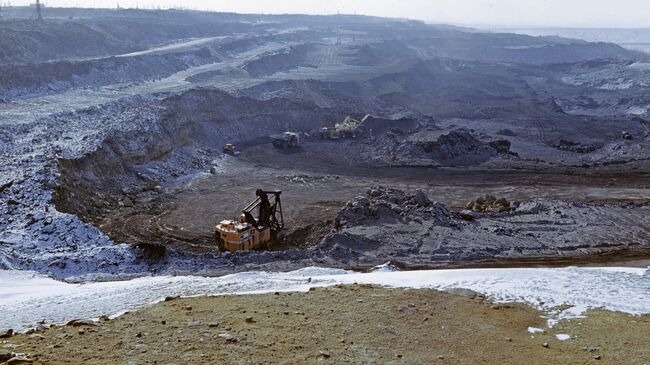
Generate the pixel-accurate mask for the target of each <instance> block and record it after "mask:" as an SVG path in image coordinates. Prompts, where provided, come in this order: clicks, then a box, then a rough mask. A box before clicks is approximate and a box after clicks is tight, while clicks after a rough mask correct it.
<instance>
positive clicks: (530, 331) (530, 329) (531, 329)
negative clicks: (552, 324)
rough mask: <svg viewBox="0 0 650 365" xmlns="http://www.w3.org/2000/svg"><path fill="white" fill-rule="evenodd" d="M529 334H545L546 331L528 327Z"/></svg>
mask: <svg viewBox="0 0 650 365" xmlns="http://www.w3.org/2000/svg"><path fill="white" fill-rule="evenodd" d="M528 332H529V333H544V330H543V329H541V328H537V327H528Z"/></svg>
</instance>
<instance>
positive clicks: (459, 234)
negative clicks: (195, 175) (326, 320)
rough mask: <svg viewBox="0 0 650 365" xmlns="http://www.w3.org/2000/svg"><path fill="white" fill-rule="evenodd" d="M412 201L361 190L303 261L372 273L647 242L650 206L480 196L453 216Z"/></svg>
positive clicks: (584, 251) (387, 190)
mask: <svg viewBox="0 0 650 365" xmlns="http://www.w3.org/2000/svg"><path fill="white" fill-rule="evenodd" d="M415 197H416V194H409V193H406V192H404V191H401V190H396V189H390V188H382V187H374V188H371V189H369V190H368V191H367V192H366V194H365V195H364V196H359V197H357V198H355V199H354V200H352V201H350V202H348V203H347V205H346V206H345V207H344V208H343V209H341V211H339V213H338V214H337V216H336V219H335V224H334V229H333V230H332V231H331V232H330V233H328V234H327V235H326V236H325V237H324V238H323V239H322V241H321V242H320V243H319V244H318V245H316V246H313V247H311V248H309V249H308V250H307V252H308V254H309V255H310V257H312V259H313V260H314V261H316V262H319V263H326V264H329V265H352V266H355V267H372V266H375V265H379V264H382V263H385V262H387V261H390V260H395V261H398V262H400V263H401V264H403V265H404V267H409V266H411V265H413V266H416V265H436V264H437V263H439V264H441V265H444V264H445V263H448V262H460V261H464V262H468V261H475V260H476V261H480V260H494V259H495V258H496V259H503V258H522V257H531V256H532V257H535V256H537V257H541V256H553V255H557V252H558V250H560V251H561V252H564V251H571V252H572V253H574V254H593V253H602V252H604V251H607V250H613V249H618V248H620V247H641V246H643V245H646V244H647V243H646V242H647V241H646V240H648V239H650V234H649V233H648V232H647V231H645V230H644V228H643V227H645V226H646V225H647V224H650V215H649V214H650V212H649V211H648V210H649V209H650V207H643V206H639V207H635V208H629V207H623V206H616V205H608V206H607V207H606V208H607V209H603V206H602V205H587V204H580V203H568V202H562V201H549V200H543V199H540V200H534V201H530V202H524V203H520V204H516V203H515V204H513V203H511V202H509V201H507V200H506V199H497V198H496V197H489V196H488V197H482V198H480V199H477V201H474V202H472V209H476V210H477V211H473V210H466V211H463V212H461V213H455V212H452V211H450V210H449V209H447V208H446V206H445V205H444V204H441V203H433V202H431V203H430V200H429V199H427V200H425V201H421V202H420V203H418V202H416V198H415ZM474 206H476V208H474ZM612 214H614V215H615V216H616V217H617V218H616V219H617V222H626V223H624V224H622V225H619V229H618V230H616V231H615V232H613V231H611V229H610V228H609V222H610V221H611V219H612V217H613V215H612ZM603 232H607V234H605V235H603ZM630 237H633V238H632V239H630Z"/></svg>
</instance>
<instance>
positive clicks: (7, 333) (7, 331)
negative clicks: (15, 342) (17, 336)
mask: <svg viewBox="0 0 650 365" xmlns="http://www.w3.org/2000/svg"><path fill="white" fill-rule="evenodd" d="M13 335H14V330H13V329H11V328H10V329H8V330H6V331H5V332H4V333H2V334H0V338H9V337H11V336H13Z"/></svg>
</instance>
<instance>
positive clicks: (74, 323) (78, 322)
mask: <svg viewBox="0 0 650 365" xmlns="http://www.w3.org/2000/svg"><path fill="white" fill-rule="evenodd" d="M66 326H72V327H82V326H88V327H97V326H99V325H98V324H97V323H95V322H93V321H91V320H89V319H73V320H71V321H69V322H68V323H66Z"/></svg>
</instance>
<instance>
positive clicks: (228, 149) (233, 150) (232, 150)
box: [223, 143, 241, 156]
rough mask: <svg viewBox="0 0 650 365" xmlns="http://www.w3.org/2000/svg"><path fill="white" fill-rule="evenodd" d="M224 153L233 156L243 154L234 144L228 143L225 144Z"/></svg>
mask: <svg viewBox="0 0 650 365" xmlns="http://www.w3.org/2000/svg"><path fill="white" fill-rule="evenodd" d="M223 153H225V154H227V155H231V156H239V155H241V152H239V150H238V149H237V147H235V145H234V144H232V143H228V144H226V145H225V146H223Z"/></svg>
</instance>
